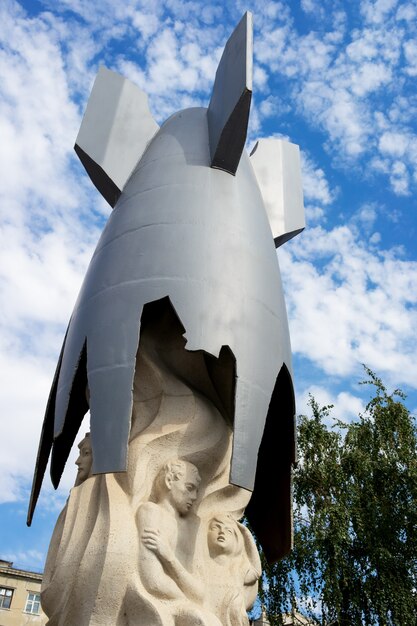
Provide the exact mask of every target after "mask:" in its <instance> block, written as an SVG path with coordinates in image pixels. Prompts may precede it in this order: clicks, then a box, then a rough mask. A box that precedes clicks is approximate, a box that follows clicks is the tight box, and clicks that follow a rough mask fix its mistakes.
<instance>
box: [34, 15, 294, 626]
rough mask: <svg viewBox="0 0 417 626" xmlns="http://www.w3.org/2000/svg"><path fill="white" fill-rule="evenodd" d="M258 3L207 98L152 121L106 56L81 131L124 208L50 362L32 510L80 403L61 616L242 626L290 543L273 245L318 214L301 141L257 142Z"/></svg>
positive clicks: (92, 170)
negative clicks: (249, 141)
mask: <svg viewBox="0 0 417 626" xmlns="http://www.w3.org/2000/svg"><path fill="white" fill-rule="evenodd" d="M251 72H252V17H251V15H250V14H249V13H246V14H245V15H244V17H243V18H242V20H241V22H240V23H239V24H238V26H237V27H236V29H235V31H234V32H233V34H232V35H231V37H230V39H229V40H228V42H227V44H226V46H225V49H224V52H223V56H222V58H221V61H220V64H219V67H218V69H217V73H216V77H215V82H214V86H213V92H212V96H211V100H210V103H209V106H208V108H207V109H206V108H192V109H186V110H184V111H180V112H179V113H176V114H174V115H172V116H171V117H170V118H169V119H168V120H167V121H166V122H165V123H164V124H163V125H162V126H161V128H159V127H158V125H157V123H156V122H155V121H154V119H153V118H152V116H151V114H150V112H149V110H148V106H147V98H146V96H145V95H144V94H143V93H142V92H141V91H140V90H139V89H138V88H137V87H135V86H134V85H133V84H132V83H130V82H129V81H128V80H126V79H124V78H122V77H121V76H119V75H118V74H115V73H114V72H111V71H109V70H107V69H105V68H101V69H100V71H99V73H98V76H97V78H96V81H95V83H94V86H93V89H92V92H91V95H90V99H89V101H88V105H87V109H86V112H85V115H84V118H83V121H82V124H81V128H80V131H79V134H78V137H77V140H76V145H75V150H76V152H77V154H78V156H79V158H80V159H81V161H82V163H83V165H84V166H85V169H86V170H87V173H88V174H89V176H90V178H91V180H92V181H93V183H94V185H95V186H96V187H97V189H98V190H99V191H100V192H101V193H102V195H103V196H104V198H105V199H106V200H107V201H108V202H109V204H110V205H111V206H112V207H113V212H112V214H111V216H110V218H109V220H108V222H107V225H106V227H105V229H104V231H103V234H102V236H101V238H100V241H99V243H98V245H97V248H96V251H95V253H94V255H93V258H92V260H91V263H90V266H89V268H88V271H87V274H86V277H85V280H84V283H83V286H82V288H81V292H80V295H79V298H78V300H77V303H76V305H75V309H74V312H73V314H72V317H71V320H70V323H69V326H68V330H67V333H66V337H65V340H64V345H63V348H62V351H61V356H60V359H59V363H58V367H57V371H56V374H55V378H54V381H53V385H52V389H51V393H50V397H49V401H48V405H47V409H46V415H45V420H44V424H43V429H42V434H41V440H40V445H39V452H38V458H37V464H36V469H35V476H34V481H33V488H32V495H31V501H30V505H29V514H28V524H30V523H31V520H32V515H33V511H34V508H35V505H36V501H37V498H38V495H39V491H40V488H41V484H42V480H43V476H44V472H45V469H46V465H47V462H48V458H49V456H50V454H51V478H52V482H53V484H54V486H55V487H56V486H57V485H58V484H59V481H60V477H61V474H62V471H63V468H64V466H65V463H66V461H67V458H68V455H69V452H70V450H71V447H72V445H73V443H74V441H75V439H76V437H77V433H78V431H79V429H80V426H81V423H82V420H83V417H84V415H85V414H86V413H87V411H88V410H89V411H90V423H91V433H89V434H88V435H87V436H86V437H84V439H82V441H81V442H80V443H79V448H80V456H79V459H78V460H77V465H78V467H79V471H78V474H77V479H76V483H75V486H74V488H73V489H72V490H71V493H70V497H69V499H68V502H67V505H66V507H65V508H64V510H63V511H62V513H61V515H60V517H59V519H58V521H57V525H56V528H55V531H54V535H53V537H52V541H51V545H50V549H49V553H48V558H47V564H46V569H45V579H44V584H43V591H42V605H43V608H44V610H45V612H46V613H47V615H48V617H49V622H48V623H49V624H50V626H58V625H59V626H61V625H62V626H63V625H65V626H69V625H74V626H84V625H85V626H87V625H90V624H94V625H101V626H109V625H117V626H127V625H129V626H131V625H133V624H135V625H139V626H154V625H158V626H171V625H172V626H191V625H193V626H195V625H201V626H244V625H247V624H248V620H247V617H246V610H247V609H248V608H249V607H250V606H251V605H252V603H253V602H254V599H255V597H256V593H257V584H258V578H259V576H260V575H261V568H260V560H259V556H258V553H257V550H256V547H255V543H254V540H253V538H252V536H251V534H250V533H249V531H248V529H247V528H246V526H244V525H243V524H241V523H240V520H241V518H242V516H243V514H244V512H245V511H246V516H247V518H248V519H249V521H250V524H251V526H252V528H253V530H254V532H255V533H256V535H257V537H258V540H259V542H260V543H261V545H262V547H263V550H264V552H265V554H266V556H267V558H268V559H269V560H270V561H275V560H278V559H279V558H281V557H282V556H284V555H285V554H286V553H288V551H289V550H290V548H291V539H292V526H291V468H292V464H293V462H294V456H295V442H294V414H295V405H294V395H293V386H292V379H291V352H290V341H289V333H288V324H287V316H286V310H285V303H284V296H283V291H282V286H281V279H280V273H279V266H278V261H277V256H276V250H275V248H276V247H277V246H279V245H281V244H283V243H284V242H286V241H287V240H288V239H290V238H291V237H293V236H294V235H296V234H298V233H299V232H300V231H301V230H302V229H303V227H304V212H303V201H302V190H301V176H300V162H299V151H298V147H297V146H295V145H293V144H290V143H288V142H286V141H283V140H278V139H271V140H268V139H264V140H260V141H259V142H258V143H257V145H256V146H255V148H254V150H253V151H252V154H251V156H248V155H247V153H246V152H245V150H244V145H245V141H246V134H247V125H248V117H249V111H250V103H251V95H252V77H251Z"/></svg>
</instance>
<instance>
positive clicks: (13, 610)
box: [0, 559, 48, 626]
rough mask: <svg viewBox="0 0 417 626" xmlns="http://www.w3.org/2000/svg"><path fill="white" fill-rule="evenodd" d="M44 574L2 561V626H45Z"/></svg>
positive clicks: (0, 579) (0, 562)
mask: <svg viewBox="0 0 417 626" xmlns="http://www.w3.org/2000/svg"><path fill="white" fill-rule="evenodd" d="M41 583H42V574H37V573H35V572H28V571H26V570H22V569H16V568H14V567H13V563H12V562H11V561H3V560H2V559H0V626H24V625H25V624H34V625H35V624H36V625H38V626H44V624H46V622H47V621H48V618H47V617H46V615H45V613H44V612H43V611H42V609H41Z"/></svg>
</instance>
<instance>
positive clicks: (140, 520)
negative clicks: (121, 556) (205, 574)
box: [136, 459, 204, 604]
mask: <svg viewBox="0 0 417 626" xmlns="http://www.w3.org/2000/svg"><path fill="white" fill-rule="evenodd" d="M199 483H200V475H199V473H198V470H197V468H196V467H195V466H194V465H192V464H191V463H186V462H185V461H182V460H181V459H174V460H172V461H168V462H167V463H165V464H164V465H163V467H162V468H161V469H160V470H159V473H158V474H157V476H156V478H155V484H154V493H153V497H152V500H154V501H149V502H145V503H144V504H142V505H141V506H140V507H139V509H138V512H137V515H136V522H137V525H138V533H139V537H140V540H141V542H142V544H143V546H144V547H145V548H146V549H141V550H140V553H139V573H140V576H141V579H142V582H143V585H144V587H145V588H146V589H147V591H149V593H151V594H153V595H155V596H156V597H163V598H166V599H182V598H184V596H185V597H188V598H190V599H192V600H195V601H196V602H198V603H200V604H201V603H202V600H203V593H204V592H203V588H202V585H201V584H198V583H197V582H196V580H195V578H194V577H193V576H192V573H191V572H188V571H187V569H186V568H185V562H186V561H187V552H189V544H190V541H191V542H192V537H193V535H194V536H195V532H193V529H192V527H191V524H190V522H188V523H187V524H184V518H186V517H189V513H190V512H191V508H192V506H193V504H194V501H195V500H196V498H197V489H198V485H199ZM185 539H186V540H187V544H186V545H184V540H185Z"/></svg>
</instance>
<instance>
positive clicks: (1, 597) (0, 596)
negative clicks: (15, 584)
mask: <svg viewBox="0 0 417 626" xmlns="http://www.w3.org/2000/svg"><path fill="white" fill-rule="evenodd" d="M12 597H13V589H8V588H7V587H0V609H10V605H11V603H12Z"/></svg>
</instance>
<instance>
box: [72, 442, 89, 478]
mask: <svg viewBox="0 0 417 626" xmlns="http://www.w3.org/2000/svg"><path fill="white" fill-rule="evenodd" d="M79 448H80V454H79V456H78V459H77V460H76V461H75V464H76V465H78V472H77V479H76V481H75V484H76V485H81V483H83V482H84V481H85V480H86V479H87V478H88V477H89V476H90V472H91V466H92V464H93V454H92V449H91V444H90V439H89V437H88V438H85V439H83V441H82V442H81V443H80V445H79Z"/></svg>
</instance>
